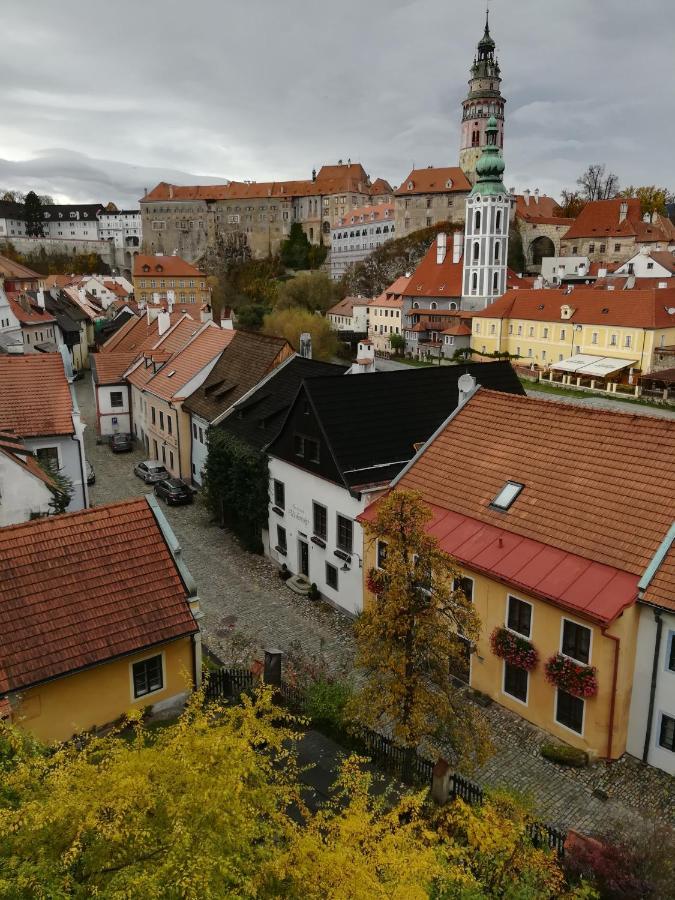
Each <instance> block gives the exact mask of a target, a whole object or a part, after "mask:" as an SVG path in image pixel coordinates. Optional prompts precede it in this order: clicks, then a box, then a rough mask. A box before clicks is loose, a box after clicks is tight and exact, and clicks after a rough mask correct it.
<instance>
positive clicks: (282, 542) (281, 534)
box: [276, 525, 288, 555]
mask: <svg viewBox="0 0 675 900" xmlns="http://www.w3.org/2000/svg"><path fill="white" fill-rule="evenodd" d="M276 549H277V550H278V551H279V553H283V554H284V555H285V554H286V551H287V549H288V547H287V544H286V529H285V528H284V527H283V526H282V525H277V546H276Z"/></svg>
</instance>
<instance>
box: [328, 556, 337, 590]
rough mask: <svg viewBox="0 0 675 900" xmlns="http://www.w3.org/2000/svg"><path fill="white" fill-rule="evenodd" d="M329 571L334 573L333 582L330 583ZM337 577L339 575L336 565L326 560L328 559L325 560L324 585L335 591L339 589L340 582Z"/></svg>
mask: <svg viewBox="0 0 675 900" xmlns="http://www.w3.org/2000/svg"><path fill="white" fill-rule="evenodd" d="M329 572H334V573H335V584H331V582H330V576H329ZM339 578H340V576H339V573H338V567H337V566H334V565H333V563H331V562H328V560H326V587H329V588H330V589H331V591H336V592H337V591H338V590H339V584H340V581H339Z"/></svg>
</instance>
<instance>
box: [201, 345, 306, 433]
mask: <svg viewBox="0 0 675 900" xmlns="http://www.w3.org/2000/svg"><path fill="white" fill-rule="evenodd" d="M292 352H293V350H292V348H291V346H290V344H289V343H288V341H287V340H286V338H282V337H270V336H268V335H265V334H258V333H254V332H248V331H237V332H236V334H235V335H234V337H233V339H232V341H231V342H230V344H229V345H228V346H227V347H226V348H225V350H224V351H223V354H222V356H221V357H220V359H219V360H218V362H217V363H216V364H215V366H214V367H213V369H212V370H211V372H210V374H209V376H208V378H207V379H206V380H205V381H204V383H203V384H202V385H201V387H199V388H197V390H196V391H195V392H194V393H193V394H191V395H190V396H189V397H188V398H187V399H186V400H185V402H184V403H183V409H185V410H187V411H188V412H190V413H193V414H194V415H196V416H200V417H201V418H202V419H205V420H206V421H207V422H213V420H214V419H216V418H217V417H218V416H219V415H221V413H224V412H225V411H226V410H228V409H229V408H230V406H232V404H233V403H236V402H237V400H240V399H241V398H242V397H243V396H244V394H246V393H248V391H250V390H251V388H253V387H255V385H256V384H257V383H258V382H259V381H261V380H262V379H263V378H264V377H265V375H267V373H268V372H270V371H271V369H272V368H273V366H274V365H275V362H277V363H278V362H280V361H281V360H282V359H284V358H285V357H286V356H290V354H291V353H292Z"/></svg>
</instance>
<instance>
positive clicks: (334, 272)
mask: <svg viewBox="0 0 675 900" xmlns="http://www.w3.org/2000/svg"><path fill="white" fill-rule="evenodd" d="M393 237H396V234H395V227H394V204H393V203H376V204H375V205H373V206H361V207H359V208H358V209H352V210H351V211H350V212H348V213H346V215H344V216H341V217H340V219H339V221H338V224H337V226H335V227H333V228H332V229H331V251H330V273H331V277H332V278H333V279H335V280H336V281H338V280H339V279H340V278H342V276H343V275H344V273H345V272H346V270H347V269H348V268H349V267H350V266H353V265H354V264H355V263H358V262H361V261H362V260H364V259H365V258H366V257H367V256H369V255H370V254H371V253H372V252H373V250H376V249H377V248H378V247H380V246H382V244H384V243H385V242H386V241H390V240H391V239H392V238H393Z"/></svg>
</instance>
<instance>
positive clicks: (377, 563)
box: [375, 538, 389, 571]
mask: <svg viewBox="0 0 675 900" xmlns="http://www.w3.org/2000/svg"><path fill="white" fill-rule="evenodd" d="M380 544H384V546H385V547H386V548H387V549H389V544H388V543H387V541H383V540H380V538H377V540H376V541H375V568H376V569H378V570H379V571H382V566H381V565H380Z"/></svg>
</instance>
